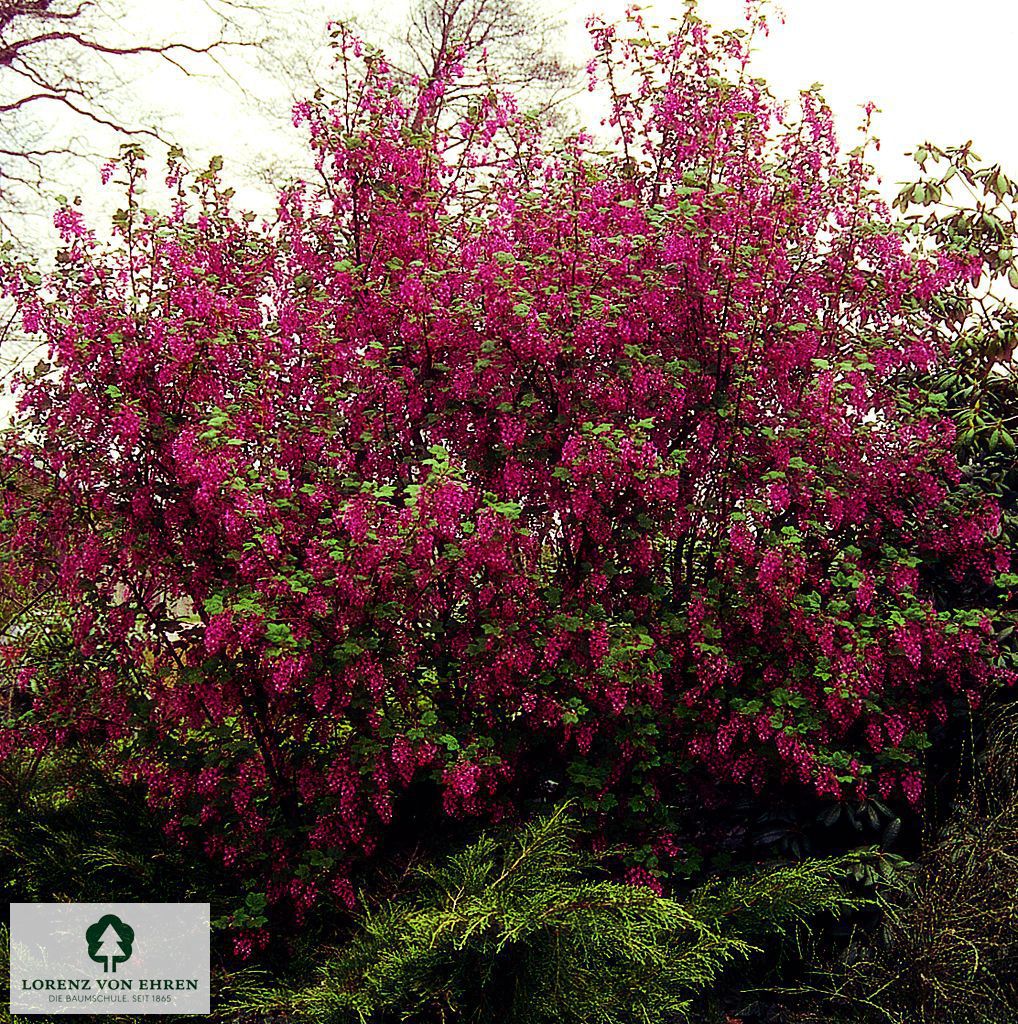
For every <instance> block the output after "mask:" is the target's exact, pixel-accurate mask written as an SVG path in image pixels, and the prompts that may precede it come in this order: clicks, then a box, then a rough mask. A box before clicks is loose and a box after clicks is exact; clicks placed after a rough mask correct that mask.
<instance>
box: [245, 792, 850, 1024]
mask: <svg viewBox="0 0 1018 1024" xmlns="http://www.w3.org/2000/svg"><path fill="white" fill-rule="evenodd" d="M575 832H576V826H575V824H574V823H573V821H572V820H571V818H570V817H569V814H568V812H567V811H565V810H562V809H560V810H559V811H557V812H555V813H554V814H551V815H550V816H548V817H544V818H541V819H539V820H537V821H536V822H534V823H533V824H531V825H528V826H526V827H525V828H523V829H522V830H520V831H519V832H518V833H516V834H515V835H512V836H511V837H509V838H508V839H507V840H505V841H500V840H498V839H496V838H495V837H493V836H491V835H486V836H484V837H482V838H481V839H479V840H478V841H477V842H475V843H474V844H473V845H471V846H468V847H467V848H466V849H464V850H462V851H461V852H460V853H457V854H455V855H454V856H451V857H449V858H448V859H447V860H446V861H444V862H443V863H441V864H440V865H438V866H433V867H424V868H419V869H417V870H416V871H415V872H413V875H412V883H413V885H412V891H411V892H410V893H409V894H408V895H405V896H403V897H401V898H397V899H396V900H394V901H390V902H387V903H384V904H382V905H380V906H376V907H375V908H373V909H372V910H370V911H369V912H367V913H366V914H365V915H364V916H363V917H362V919H361V920H360V922H359V928H358V931H357V932H356V934H355V936H354V937H353V938H352V940H351V941H350V942H349V943H348V944H346V945H345V946H342V947H341V948H338V949H336V950H334V951H331V952H330V953H329V955H328V957H327V959H326V960H325V962H324V963H322V964H321V965H320V966H319V968H318V971H317V977H316V978H315V980H314V981H313V982H312V983H310V984H303V985H300V984H298V985H294V986H292V987H289V988H287V987H285V986H281V985H280V984H278V983H277V982H274V981H270V980H269V979H267V978H266V977H265V976H260V975H258V974H254V973H251V974H247V975H246V976H242V977H241V978H240V983H239V984H238V986H237V988H236V990H235V992H234V996H233V999H232V1001H231V1007H230V1010H231V1012H232V1013H233V1014H234V1015H236V1016H240V1017H241V1019H243V1015H244V1014H245V1013H247V1014H251V1015H252V1019H257V1018H258V1015H259V1014H265V1015H270V1014H273V1013H275V1014H281V1015H283V1016H284V1017H285V1019H291V1018H292V1019H294V1020H301V1021H305V1020H307V1021H320V1022H327V1021H334V1022H346V1021H361V1022H367V1021H371V1022H387V1021H390V1020H393V1021H395V1020H412V1021H419V1022H431V1021H446V1022H454V1021H456V1022H458V1021H462V1022H468V1021H469V1022H489V1021H491V1022H495V1021H506V1022H520V1024H523V1022H527V1024H530V1022H533V1024H543V1022H549V1024H551V1022H563V1024H568V1022H575V1024H616V1022H617V1024H623V1022H630V1021H633V1022H636V1021H640V1022H651V1021H661V1022H665V1021H685V1020H689V1019H691V1018H690V1015H691V1013H693V1012H694V1010H695V1008H696V1006H697V1004H698V1002H699V1001H700V1000H702V999H703V997H704V996H705V995H706V994H708V993H709V992H710V991H711V989H712V987H713V986H714V985H715V984H716V983H717V982H718V981H719V979H720V978H721V976H722V974H723V972H724V971H725V970H726V968H727V967H729V966H730V965H733V964H735V963H737V962H739V961H744V960H745V958H746V957H748V956H750V955H751V954H753V953H754V952H755V951H756V949H757V947H756V946H755V945H754V943H755V942H756V941H757V940H758V939H760V938H761V937H762V936H765V935H774V934H780V933H783V932H785V931H788V930H790V929H794V928H795V927H796V926H799V925H801V924H804V923H806V922H807V921H808V920H809V919H810V918H812V917H813V916H814V915H816V914H817V913H820V912H824V911H830V912H834V913H837V912H840V911H842V910H845V909H848V908H851V907H853V906H855V905H857V901H856V900H854V899H853V898H852V897H850V896H849V895H848V894H847V893H846V892H845V890H844V889H843V888H842V885H841V884H840V881H841V879H842V877H843V876H845V875H846V874H847V871H848V865H847V864H846V863H844V862H834V861H815V862H809V863H805V864H800V865H795V866H787V867H775V868H771V869H768V870H764V871H761V872H759V873H756V874H753V875H749V876H745V877H736V878H730V879H726V880H718V881H714V882H711V883H709V884H708V885H706V886H703V887H702V888H700V889H698V890H696V891H695V892H694V893H692V894H691V896H690V897H689V898H688V899H686V900H685V901H682V902H678V901H676V900H673V899H666V898H662V897H660V896H658V895H656V894H655V893H654V892H652V891H651V890H650V889H649V888H644V887H642V886H632V885H623V884H618V883H615V882H612V881H607V880H605V879H604V878H603V877H597V872H596V870H595V867H596V865H595V862H594V859H593V858H592V857H591V856H590V855H589V854H587V853H585V852H583V851H582V849H581V848H580V846H579V844H577V842H576V838H577V836H576V834H575Z"/></svg>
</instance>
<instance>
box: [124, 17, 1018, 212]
mask: <svg viewBox="0 0 1018 1024" xmlns="http://www.w3.org/2000/svg"><path fill="white" fill-rule="evenodd" d="M130 2H131V4H132V5H133V6H134V8H135V9H136V11H137V15H138V17H139V20H140V19H144V20H146V21H148V22H149V23H150V24H154V25H155V26H156V27H157V29H161V30H162V31H164V32H165V33H166V34H167V35H173V34H176V35H178V36H179V35H180V34H181V31H182V26H188V31H193V25H194V23H193V22H192V20H191V19H192V10H191V8H192V7H193V5H194V3H195V0H173V2H171V3H166V4H159V5H158V6H157V5H156V3H155V0H130ZM263 2H264V3H265V4H266V6H267V7H269V8H271V9H272V11H273V12H274V13H275V14H277V15H278V18H279V20H278V22H277V25H278V26H279V28H280V30H281V31H283V32H288V33H289V34H291V35H292V36H293V44H292V46H293V52H294V53H295V54H297V53H300V52H301V51H304V52H307V51H308V49H309V44H310V43H311V41H312V40H313V39H314V37H315V33H316V30H317V28H318V26H321V28H322V31H323V32H324V20H325V19H326V18H327V17H329V16H332V17H343V16H345V17H349V16H351V15H352V16H353V17H355V18H359V19H361V20H367V21H373V22H376V23H378V24H379V25H380V26H386V25H387V26H391V27H393V28H395V27H396V26H398V24H399V22H400V19H401V16H402V14H403V12H404V10H405V8H406V3H405V0H376V2H375V3H374V4H372V5H371V6H370V7H367V8H366V7H365V6H364V5H359V4H353V3H349V2H346V3H344V0H339V3H338V4H331V3H329V2H328V0H263ZM626 6H627V3H626V0H579V2H570V0H565V3H564V5H563V10H564V15H565V18H566V21H567V26H566V31H565V32H564V33H563V37H562V38H563V47H564V50H565V53H566V55H567V56H568V57H570V58H572V59H574V60H575V61H576V62H577V63H579V64H581V65H582V64H583V63H585V62H586V59H587V58H588V56H589V52H588V49H587V43H588V37H587V35H586V31H585V29H584V21H585V19H586V17H587V15H588V14H590V13H593V12H597V13H601V14H605V15H607V16H608V17H610V18H621V17H622V14H623V12H624V10H625V7H626ZM641 6H642V9H643V13H644V16H645V18H646V19H647V21H648V22H654V21H660V22H665V21H666V20H667V18H668V17H669V16H670V15H672V14H676V13H680V12H681V10H682V7H681V4H680V3H678V2H674V0H673V2H671V3H669V2H667V0H662V2H659V3H656V4H653V3H644V4H642V5H641ZM780 6H781V9H782V10H783V11H784V15H785V23H784V24H781V23H780V22H779V20H778V18H777V17H775V16H772V17H771V22H772V31H771V34H770V37H769V38H767V39H763V40H761V41H760V44H759V54H758V58H757V61H756V64H755V68H756V73H757V74H759V75H761V76H762V77H764V78H766V79H768V81H769V82H770V84H771V88H772V90H773V91H774V92H775V94H776V95H778V96H779V97H782V98H789V99H793V100H794V98H795V97H796V95H797V93H798V90H799V89H800V88H806V87H808V86H810V85H811V84H812V83H814V82H821V83H822V84H823V85H824V87H825V94H826V97H827V99H828V101H829V102H830V104H831V106H832V108H833V109H834V113H835V118H836V123H837V125H838V128H839V132H840V135H841V138H842V141H843V142H844V143H845V144H846V145H847V146H848V147H851V146H853V145H855V144H856V141H857V139H858V136H857V134H856V132H855V128H856V126H857V124H858V123H859V120H860V117H861V111H860V109H859V108H860V107H861V106H862V104H864V103H866V102H867V101H869V100H872V101H874V102H875V103H876V104H877V106H878V107H879V108H880V110H881V113H880V114H878V115H877V118H876V122H875V126H876V132H877V134H878V136H879V137H880V139H881V141H882V146H881V151H880V153H879V154H877V156H876V162H877V169H878V172H879V173H880V174H881V176H882V177H883V179H884V181H885V185H886V190H887V191H888V193H889V194H892V193H893V192H894V191H896V189H894V188H893V185H894V183H895V182H897V181H900V180H904V179H906V178H908V177H910V176H911V175H912V172H913V166H914V165H913V164H912V161H911V160H910V159H908V158H905V157H904V156H903V155H902V154H903V153H904V151H905V150H910V149H912V148H913V147H914V146H915V145H916V144H917V143H919V142H920V141H923V140H925V139H929V140H930V141H933V142H936V143H939V144H944V145H952V144H955V143H961V142H964V141H966V140H967V139H972V140H974V142H975V150H976V152H977V153H978V154H979V156H981V157H983V158H984V159H986V160H992V161H995V162H996V161H999V162H1001V163H1003V164H1004V167H1005V169H1008V168H1009V169H1010V170H1011V172H1012V173H1014V174H1018V132H1016V131H1015V127H1014V125H1015V119H1014V109H1015V107H1014V95H1015V91H1014V66H1015V57H1016V48H1018V4H1014V3H1010V2H1007V0H967V2H966V3H964V4H963V5H959V4H958V3H957V2H956V0H952V2H948V0H925V2H921V0H783V3H781V5H780ZM700 9H701V14H702V15H703V16H704V17H705V18H706V19H707V20H708V21H709V22H711V23H712V24H713V25H715V26H716V27H724V26H735V25H739V24H742V19H743V10H744V0H701V3H700ZM185 12H186V17H184V16H183V15H184V14H185ZM295 12H299V14H298V13H295ZM241 77H242V80H243V83H244V85H245V86H246V87H247V88H248V90H249V91H250V92H251V93H258V94H262V95H260V97H259V98H260V99H264V100H265V101H267V102H268V103H270V104H273V105H277V106H279V107H281V108H282V109H283V110H286V109H287V108H288V105H289V100H288V98H287V97H286V95H285V91H283V90H281V89H280V87H279V85H278V83H272V82H271V81H268V80H266V79H265V78H264V77H258V76H254V75H250V74H247V75H242V76H241ZM294 79H295V81H298V82H299V80H300V74H299V72H297V71H295V72H294ZM298 88H299V86H298ZM137 96H138V102H139V104H141V105H145V106H149V107H151V108H152V109H153V110H162V111H165V112H166V114H167V115H170V117H169V121H170V123H171V124H172V126H173V128H174V130H175V131H176V133H177V135H178V136H179V138H180V139H181V141H182V142H183V143H184V144H185V147H186V148H187V149H188V150H189V151H191V152H194V153H195V155H196V157H197V156H199V155H200V156H201V157H203V158H205V159H207V158H208V156H210V155H212V154H213V153H220V152H221V153H222V154H223V155H224V156H225V157H226V160H227V171H226V175H227V177H229V175H230V167H231V165H233V167H234V168H235V170H236V171H237V172H239V175H238V176H243V177H246V174H245V173H244V172H245V171H246V169H247V168H249V167H250V166H251V164H252V163H253V162H255V161H257V160H258V159H259V157H260V156H261V155H264V154H266V153H271V152H272V151H273V150H274V149H280V148H281V149H282V150H283V151H284V152H285V150H286V148H287V145H288V144H289V145H292V144H294V141H295V140H297V139H299V136H296V133H292V135H291V139H289V140H284V139H283V138H282V137H280V135H279V133H278V131H273V132H272V133H271V134H269V135H266V128H265V125H266V122H265V121H263V120H261V119H260V118H259V117H258V116H257V115H256V114H254V113H253V112H252V111H251V110H250V109H245V108H244V107H243V104H242V103H241V102H240V100H239V99H238V96H237V94H236V92H232V93H231V92H229V91H225V90H224V89H223V88H222V86H221V84H219V83H217V82H215V80H214V79H198V78H195V79H191V80H189V81H188V80H182V78H181V76H180V75H177V74H175V73H173V72H171V71H169V70H166V71H162V72H158V73H154V74H149V75H147V76H146V77H145V78H144V79H143V80H142V81H141V82H140V83H139V87H138V89H137ZM273 96H274V97H275V102H274V100H273ZM196 162H197V161H196ZM242 195H243V193H242ZM252 198H253V196H252Z"/></svg>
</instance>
